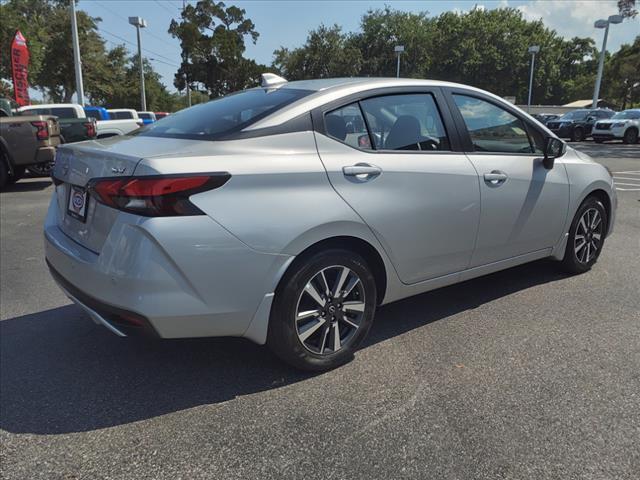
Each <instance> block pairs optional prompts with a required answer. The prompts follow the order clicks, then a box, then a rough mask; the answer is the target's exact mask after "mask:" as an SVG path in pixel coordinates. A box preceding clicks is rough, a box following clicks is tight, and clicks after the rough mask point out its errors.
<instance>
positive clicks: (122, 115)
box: [109, 111, 133, 120]
mask: <svg viewBox="0 0 640 480" xmlns="http://www.w3.org/2000/svg"><path fill="white" fill-rule="evenodd" d="M109 114H110V115H111V117H112V118H115V119H116V120H130V119H132V118H133V113H131V112H127V111H124V112H109Z"/></svg>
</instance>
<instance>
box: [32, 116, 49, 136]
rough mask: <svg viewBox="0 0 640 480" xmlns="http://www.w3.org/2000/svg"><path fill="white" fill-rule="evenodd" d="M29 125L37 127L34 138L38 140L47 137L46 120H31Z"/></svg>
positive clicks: (47, 127)
mask: <svg viewBox="0 0 640 480" xmlns="http://www.w3.org/2000/svg"><path fill="white" fill-rule="evenodd" d="M31 125H33V126H34V127H36V128H37V130H36V138H37V139H38V140H47V139H48V138H49V125H48V124H47V122H44V121H42V120H39V121H37V122H31Z"/></svg>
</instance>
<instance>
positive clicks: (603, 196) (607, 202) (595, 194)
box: [580, 188, 612, 232]
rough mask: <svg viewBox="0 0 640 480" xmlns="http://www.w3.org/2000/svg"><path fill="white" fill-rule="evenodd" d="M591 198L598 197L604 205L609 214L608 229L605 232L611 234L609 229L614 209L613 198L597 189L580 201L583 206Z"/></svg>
mask: <svg viewBox="0 0 640 480" xmlns="http://www.w3.org/2000/svg"><path fill="white" fill-rule="evenodd" d="M589 197H596V198H597V199H598V200H600V201H601V202H602V205H604V209H605V211H606V212H607V228H606V230H605V232H609V227H610V226H611V208H612V205H611V198H610V197H609V194H608V193H607V192H605V191H604V190H603V189H601V188H596V189H595V190H592V191H591V192H589V193H587V194H586V195H585V196H584V198H583V199H582V200H581V201H580V205H582V203H583V202H584V201H585V200H586V199H587V198H589Z"/></svg>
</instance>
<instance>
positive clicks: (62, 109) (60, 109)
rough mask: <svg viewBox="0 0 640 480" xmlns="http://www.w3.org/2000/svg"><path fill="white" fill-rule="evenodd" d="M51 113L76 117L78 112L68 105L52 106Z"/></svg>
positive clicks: (63, 116)
mask: <svg viewBox="0 0 640 480" xmlns="http://www.w3.org/2000/svg"><path fill="white" fill-rule="evenodd" d="M51 115H55V116H56V117H60V118H78V114H77V113H76V111H75V109H73V108H69V107H66V108H65V107H58V108H52V109H51Z"/></svg>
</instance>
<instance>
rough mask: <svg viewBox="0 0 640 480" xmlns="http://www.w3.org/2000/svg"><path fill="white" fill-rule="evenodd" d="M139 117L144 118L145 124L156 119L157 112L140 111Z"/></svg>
mask: <svg viewBox="0 0 640 480" xmlns="http://www.w3.org/2000/svg"><path fill="white" fill-rule="evenodd" d="M138 117H140V118H141V119H142V121H143V122H144V124H145V125H149V124H150V123H153V122H155V121H156V114H155V113H153V112H138Z"/></svg>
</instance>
